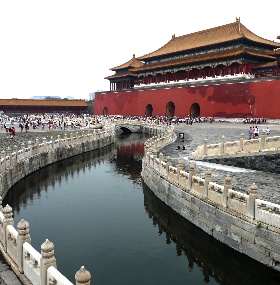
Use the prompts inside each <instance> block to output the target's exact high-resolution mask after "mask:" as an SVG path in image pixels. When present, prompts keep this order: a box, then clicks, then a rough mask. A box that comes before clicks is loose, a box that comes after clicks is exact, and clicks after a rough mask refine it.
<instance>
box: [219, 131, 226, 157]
mask: <svg viewBox="0 0 280 285" xmlns="http://www.w3.org/2000/svg"><path fill="white" fill-rule="evenodd" d="M224 153H225V136H222V137H221V145H220V155H223V154H224Z"/></svg>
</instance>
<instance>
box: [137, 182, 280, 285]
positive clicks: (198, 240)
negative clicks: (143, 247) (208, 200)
mask: <svg viewBox="0 0 280 285" xmlns="http://www.w3.org/2000/svg"><path fill="white" fill-rule="evenodd" d="M143 191H144V206H145V209H146V211H147V213H148V215H149V218H150V219H152V221H153V225H156V226H157V227H158V232H159V234H160V235H165V237H166V243H167V244H170V243H172V242H173V243H175V244H176V251H177V255H178V256H181V255H186V256H187V259H188V264H186V266H187V267H188V269H189V271H192V270H193V268H194V264H196V265H197V266H198V267H199V268H201V272H202V273H203V278H204V282H205V283H209V281H210V277H213V278H214V279H215V280H216V281H217V282H218V283H219V284H239V285H243V284H244V285H251V284H252V285H261V284H262V285H263V284H267V285H272V284H280V273H278V272H276V271H274V270H272V269H269V268H266V267H265V266H262V265H261V264H260V263H258V262H256V261H254V260H253V259H251V258H248V257H246V256H245V255H242V254H239V253H238V252H236V251H234V250H232V249H230V248H229V247H227V246H225V245H223V244H222V243H220V242H218V241H216V240H215V239H213V238H212V237H211V236H209V235H207V234H206V233H204V232H203V231H201V230H200V229H199V228H197V227H195V226H194V225H193V224H191V223H190V222H188V221H187V220H186V219H184V218H182V217H181V216H180V215H178V214H177V213H176V212H175V211H173V210H172V209H171V208H169V207H168V206H167V205H166V204H165V203H163V202H162V201H161V200H159V199H158V198H157V197H156V196H155V195H154V194H153V192H152V191H151V190H150V189H149V188H148V187H147V186H146V185H145V184H144V183H143Z"/></svg>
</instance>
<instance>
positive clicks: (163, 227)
mask: <svg viewBox="0 0 280 285" xmlns="http://www.w3.org/2000/svg"><path fill="white" fill-rule="evenodd" d="M124 147H125V145H124ZM137 157H138V158H139V157H141V155H139V153H138V155H137ZM123 159H124V160H126V164H127V168H129V163H128V162H129V159H128V158H126V156H125V155H123ZM112 161H115V158H114V156H113V160H112ZM98 164H100V162H98ZM118 164H119V163H118ZM77 168H78V167H77ZM58 169H59V168H57V171H58ZM117 169H119V166H118V167H117ZM79 172H80V173H81V169H80V171H79ZM82 172H85V169H84V168H83V171H82ZM71 173H72V174H71V176H73V175H74V172H73V171H71ZM131 176H137V175H136V174H135V172H134V171H132V172H131ZM95 181H97V180H95ZM52 183H53V182H52ZM60 183H61V182H60ZM62 183H63V179H62ZM95 184H96V183H95ZM53 186H54V185H53ZM71 186H72V185H71ZM94 186H96V187H97V188H99V187H100V186H101V189H102V185H99V184H96V185H94ZM77 187H78V188H76V189H75V191H74V189H71V187H70V185H68V188H69V194H70V195H71V194H72V195H75V192H76V193H77V189H79V186H77ZM119 187H120V188H123V186H120V185H119ZM94 188H95V187H94ZM105 188H106V187H105ZM81 190H82V189H80V190H79V194H80V195H81ZM49 191H50V190H49ZM115 191H116V190H115ZM51 192H52V191H51ZM145 192H146V191H145ZM115 193H117V192H115ZM38 194H39V192H38ZM46 194H47V193H46ZM79 194H78V195H79ZM36 196H37V194H35V196H34V197H35V200H36ZM47 196H49V195H47ZM81 196H83V195H81ZM126 196H127V195H125V196H123V197H122V198H125V197H126ZM86 197H88V196H86ZM108 197H110V196H108ZM108 197H107V199H108ZM145 197H146V198H145ZM144 198H145V200H147V195H146V194H145V196H144ZM32 200H33V199H32ZM32 200H31V201H30V202H31V205H32V204H33V202H32ZM129 201H130V200H129ZM99 202H100V200H99ZM83 204H84V203H83V202H82V204H79V203H78V204H75V203H73V205H71V204H70V207H71V208H72V209H73V211H74V212H73V213H76V214H77V211H78V209H81V207H80V205H83ZM31 205H30V206H31ZM110 205H111V203H110ZM148 205H149V204H148ZM41 206H42V205H41ZM76 206H77V207H76ZM31 207H32V206H31ZM147 207H148V206H147V204H146V209H147ZM103 208H104V207H103ZM57 209H59V207H58V205H56V204H55V205H53V210H52V211H51V212H52V215H51V216H53V215H54V214H53V213H56V212H57V215H55V217H56V216H57V217H59V214H58V213H60V212H61V211H59V210H57ZM75 209H76V210H75ZM152 210H153V209H151V207H149V211H150V212H149V213H150V214H151V211H152ZM79 211H80V210H79ZM107 211H108V210H107ZM107 211H106V212H104V213H107ZM156 212H157V211H156V210H155V212H154V214H151V215H154V217H153V220H154V223H155V225H156V224H157V220H158V219H159V217H158V216H157V213H156ZM44 214H46V217H47V216H48V215H47V213H44ZM94 216H97V215H94ZM94 216H92V217H91V218H93V217H94ZM27 220H28V219H27ZM59 220H60V219H59ZM59 220H58V222H59ZM71 220H73V225H75V224H76V223H75V219H73V218H72V219H71ZM119 222H120V221H119V220H117V222H115V223H117V224H118V226H119V227H121V225H119ZM161 222H162V223H161V225H160V226H159V233H160V234H161V236H162V233H163V232H165V231H167V232H168V233H166V239H167V240H166V241H167V243H169V244H170V241H174V242H176V244H177V245H176V247H177V249H178V254H179V253H180V252H181V250H182V249H183V252H186V250H187V249H186V248H185V249H184V246H185V247H187V244H185V243H182V242H180V240H178V238H175V236H176V235H177V233H174V231H173V232H172V231H171V228H172V227H171V224H170V227H169V228H168V227H167V229H166V222H164V219H163V220H162V221H161ZM32 224H34V222H32V223H31V228H32ZM84 224H88V223H87V222H86V221H84V223H83V225H84ZM89 224H90V221H89ZM121 224H123V223H121ZM131 226H132V228H131V229H132V231H129V232H130V235H131V233H134V232H135V225H134V226H133V225H131ZM49 227H50V228H52V227H53V225H51V224H50V226H49ZM137 227H139V224H138V226H137ZM68 229H69V231H70V229H72V227H71V224H70V227H68ZM73 229H74V228H73ZM45 232H46V233H47V232H48V228H46V230H45ZM76 232H77V230H76ZM78 232H80V233H82V235H84V233H83V231H82V228H81V229H80V230H78ZM69 233H70V232H69ZM137 233H139V232H138V231H137ZM99 235H100V232H95V234H94V236H96V237H97V236H99ZM32 236H33V235H32ZM75 236H76V235H75ZM47 237H49V236H47ZM69 239H70V235H69ZM107 239H108V237H106V238H105V239H103V243H104V242H105V240H107ZM116 239H117V237H115V240H116ZM122 239H123V238H122ZM50 240H52V239H50ZM70 240H71V239H70ZM75 240H76V238H74V239H73V242H75ZM124 240H126V239H124ZM136 243H137V241H136ZM171 243H172V242H171ZM182 244H183V245H182ZM55 245H56V242H55ZM123 246H124V248H126V249H130V248H131V245H130V243H129V242H128V243H125V244H123ZM59 247H60V246H58V247H55V252H56V255H57V253H58V252H59ZM80 247H81V245H80ZM138 247H139V244H138ZM82 248H83V247H81V249H82ZM140 248H142V247H140ZM88 249H89V248H88V247H87V246H86V245H85V250H88ZM108 249H109V248H108ZM142 249H143V248H142ZM189 250H190V248H189ZM128 251H129V250H128ZM142 251H143V250H141V251H139V253H138V256H140V255H139V254H140V252H142ZM61 254H62V255H63V253H60V252H59V254H58V255H59V256H60V255H61ZM97 255H98V252H97ZM69 256H71V254H70V253H69ZM93 256H96V255H95V254H94V252H93ZM159 256H160V254H159V255H157V260H155V261H154V262H152V263H151V262H149V265H148V266H149V267H151V264H154V263H156V262H158V259H159ZM187 256H188V258H189V262H190V266H191V267H192V264H193V260H195V262H194V263H195V264H196V263H197V264H199V260H197V256H199V254H198V253H195V255H194V256H195V257H194V259H193V260H192V258H193V254H189V255H187ZM70 258H71V257H70ZM93 259H94V257H93ZM123 259H124V260H125V259H126V258H124V257H123ZM138 259H139V258H138ZM104 262H105V263H106V264H107V266H108V263H107V262H106V261H104ZM172 262H173V261H172ZM172 262H171V264H172ZM201 262H203V264H204V265H203V268H204V269H203V270H204V276H205V278H206V279H207V278H210V279H211V280H212V281H211V282H214V281H213V279H212V278H211V275H212V276H213V272H212V273H211V270H212V271H214V272H218V271H221V270H219V268H218V267H217V268H213V269H210V268H211V267H210V268H209V267H207V266H206V265H205V264H206V263H213V260H212V261H211V260H208V261H206V260H203V261H201ZM79 264H83V261H81V262H80V263H79ZM116 264H118V262H117V263H116ZM161 264H163V263H162V262H161ZM247 264H248V263H247ZM173 265H174V262H173ZM167 266H168V265H167ZM199 266H201V265H199ZM242 266H244V263H243V265H242ZM255 266H256V265H255ZM58 267H60V266H58ZM103 267H105V268H106V265H105V264H104V266H103ZM116 267H118V266H116ZM86 268H88V266H86ZM107 268H108V267H107ZM207 268H208V269H207ZM161 269H163V268H161ZM168 269H171V268H170V264H169V268H168V267H167V268H166V269H164V270H163V271H168ZM206 269H207V270H206ZM108 270H109V271H111V270H113V269H112V268H110V267H109V268H108ZM74 271H75V270H74ZM140 271H141V270H140ZM264 271H265V270H264ZM91 272H92V273H93V275H94V272H95V270H91ZM141 272H143V270H142V271H141ZM144 272H145V270H144ZM172 272H173V270H172ZM273 272H274V271H273ZM273 272H272V273H271V276H274V277H273V278H274V280H275V278H276V277H275V276H276V275H275V274H274V273H275V272H274V273H273ZM133 273H134V274H136V273H135V272H134V271H133ZM154 273H155V275H157V274H156V272H154ZM138 274H140V273H138ZM243 274H244V272H243ZM113 275H114V274H113ZM67 276H68V275H67ZM114 276H115V278H114V277H112V280H111V282H109V283H107V284H118V282H117V283H114V282H113V281H117V279H118V271H116V272H115V275H114ZM134 276H135V275H134ZM207 276H208V277H207ZM214 276H215V278H217V280H219V278H220V279H221V277H218V276H217V274H214ZM221 276H223V275H221ZM229 276H230V274H228V275H227V277H229ZM268 276H270V275H268ZM155 278H156V276H155ZM104 279H105V280H104V281H105V283H104V282H98V284H106V279H107V277H104ZM124 279H125V278H124ZM126 279H128V280H129V277H127V278H126ZM132 279H133V278H132ZM254 279H256V278H254ZM156 280H158V276H157V278H156V279H155V280H154V282H150V283H149V282H148V283H149V284H155V282H156ZM267 280H268V281H269V278H268V279H267ZM271 280H272V279H271ZM130 281H131V280H130ZM147 281H148V280H147ZM181 281H182V280H181ZM146 283H147V282H146ZM203 283H204V282H203ZM122 284H123V283H122ZM129 284H136V283H131V282H130V283H129ZM161 284H163V283H161ZM166 284H168V283H166ZM169 284H170V282H169ZM172 284H176V283H174V282H173V283H172ZM178 284H179V283H178ZM240 284H242V283H240ZM244 284H245V283H244ZM247 284H248V283H247ZM254 284H258V283H254ZM267 284H269V283H267Z"/></svg>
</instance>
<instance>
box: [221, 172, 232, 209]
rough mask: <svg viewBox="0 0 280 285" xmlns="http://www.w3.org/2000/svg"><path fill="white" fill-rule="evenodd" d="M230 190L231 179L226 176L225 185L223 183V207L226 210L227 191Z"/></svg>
mask: <svg viewBox="0 0 280 285" xmlns="http://www.w3.org/2000/svg"><path fill="white" fill-rule="evenodd" d="M229 189H232V184H231V177H229V176H227V177H226V178H225V183H224V192H223V198H222V200H223V206H224V207H225V208H227V206H228V190H229Z"/></svg>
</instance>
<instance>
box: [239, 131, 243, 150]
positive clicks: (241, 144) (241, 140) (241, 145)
mask: <svg viewBox="0 0 280 285" xmlns="http://www.w3.org/2000/svg"><path fill="white" fill-rule="evenodd" d="M243 149H244V133H241V135H240V140H239V149H238V150H239V151H240V152H241V151H243Z"/></svg>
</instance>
